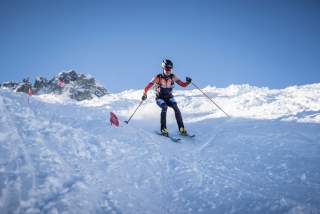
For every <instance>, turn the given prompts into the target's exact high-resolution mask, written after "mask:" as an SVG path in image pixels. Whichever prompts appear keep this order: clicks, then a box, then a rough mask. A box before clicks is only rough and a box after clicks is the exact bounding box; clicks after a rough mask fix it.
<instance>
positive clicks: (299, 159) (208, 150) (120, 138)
mask: <svg viewBox="0 0 320 214" xmlns="http://www.w3.org/2000/svg"><path fill="white" fill-rule="evenodd" d="M203 90H204V91H205V92H206V93H207V94H208V95H209V96H210V97H212V98H213V99H214V101H215V102H216V103H218V104H219V105H220V106H221V107H222V108H223V109H224V110H225V111H226V112H227V113H228V114H229V115H231V116H232V118H231V119H228V118H226V117H225V116H224V114H223V113H222V112H221V111H220V110H218V109H217V108H216V107H215V106H214V105H212V103H211V102H209V101H208V99H207V98H205V97H204V96H203V95H202V94H201V92H199V91H198V90H196V89H192V90H186V91H176V93H175V95H176V96H175V97H176V100H177V101H178V103H179V107H180V110H181V112H182V115H183V117H184V122H185V125H186V127H187V130H188V131H189V132H190V133H194V134H196V137H195V138H194V139H188V138H183V139H182V143H181V144H176V143H173V142H171V141H170V140H168V139H167V138H164V137H161V136H158V135H156V134H155V130H158V129H159V122H160V119H159V116H160V109H159V108H158V107H157V105H156V104H155V102H154V95H153V94H152V93H149V97H148V100H147V101H146V102H145V103H143V105H142V107H141V108H140V109H139V110H138V111H137V113H136V114H135V116H134V117H133V119H132V120H131V121H130V123H129V124H128V125H127V124H125V123H123V122H122V123H121V124H120V127H118V128H115V127H112V126H110V124H109V112H111V111H113V112H115V113H116V114H117V116H118V117H119V119H120V120H121V121H124V120H126V119H128V117H129V116H130V115H131V114H132V113H133V111H134V109H135V108H136V107H137V105H138V104H139V102H140V99H141V95H142V90H129V91H124V92H122V93H118V94H108V95H105V96H103V97H100V98H98V97H93V99H90V100H83V101H81V102H79V101H76V100H74V99H70V97H68V96H61V95H59V94H55V93H50V94H47V93H43V94H40V95H37V96H32V97H30V100H29V102H28V98H27V95H26V94H24V93H15V92H13V91H11V90H7V89H0V115H1V116H0V210H1V213H139V214H140V213H292V214H295V213H320V84H311V85H303V86H292V87H288V88H285V89H268V88H258V87H253V86H249V85H231V86H229V87H227V88H215V87H210V86H208V87H206V88H204V89H203ZM167 117H168V128H169V131H170V132H171V133H172V134H173V135H177V127H176V124H175V120H174V114H173V111H172V110H168V115H167Z"/></svg>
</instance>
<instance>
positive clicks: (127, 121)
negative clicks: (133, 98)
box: [124, 100, 143, 124]
mask: <svg viewBox="0 0 320 214" xmlns="http://www.w3.org/2000/svg"><path fill="white" fill-rule="evenodd" d="M142 103H143V100H141V102H140V103H139V105H138V107H137V108H136V110H134V112H133V114H132V115H131V116H130V118H129V120H126V121H124V122H125V123H126V124H128V123H129V121H130V120H131V118H132V117H133V115H134V114H135V113H136V111H137V110H138V108H139V107H140V106H141V104H142Z"/></svg>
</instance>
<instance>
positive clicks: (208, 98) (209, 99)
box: [191, 82, 231, 118]
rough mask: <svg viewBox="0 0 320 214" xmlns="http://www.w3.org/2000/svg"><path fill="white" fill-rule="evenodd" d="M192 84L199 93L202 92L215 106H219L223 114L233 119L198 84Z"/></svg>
mask: <svg viewBox="0 0 320 214" xmlns="http://www.w3.org/2000/svg"><path fill="white" fill-rule="evenodd" d="M191 84H192V85H193V86H194V87H196V88H197V89H198V90H199V91H201V93H202V94H203V95H204V96H205V97H207V98H208V99H209V100H210V101H211V102H212V103H213V104H214V105H215V106H217V107H218V108H219V109H220V110H221V111H222V112H223V113H225V114H226V115H227V117H229V118H231V117H230V116H229V115H228V114H227V113H226V112H225V111H223V109H222V108H221V107H220V106H219V105H218V104H217V103H215V102H214V101H213V100H212V99H211V98H210V97H209V96H208V95H207V94H206V93H204V92H203V91H202V90H201V89H200V88H199V87H198V86H197V85H196V84H194V83H193V82H191Z"/></svg>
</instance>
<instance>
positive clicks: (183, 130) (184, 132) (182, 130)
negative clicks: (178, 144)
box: [179, 127, 188, 136]
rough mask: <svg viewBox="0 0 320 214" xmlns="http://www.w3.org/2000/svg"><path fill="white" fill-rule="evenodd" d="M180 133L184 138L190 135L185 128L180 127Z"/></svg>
mask: <svg viewBox="0 0 320 214" xmlns="http://www.w3.org/2000/svg"><path fill="white" fill-rule="evenodd" d="M179 132H180V135H182V136H187V135H188V133H187V130H186V129H185V128H184V127H180V129H179Z"/></svg>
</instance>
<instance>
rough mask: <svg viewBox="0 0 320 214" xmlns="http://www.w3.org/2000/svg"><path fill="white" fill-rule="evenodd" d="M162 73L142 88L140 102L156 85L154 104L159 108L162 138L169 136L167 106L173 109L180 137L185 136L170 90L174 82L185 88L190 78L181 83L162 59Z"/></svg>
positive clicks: (166, 60)
mask: <svg viewBox="0 0 320 214" xmlns="http://www.w3.org/2000/svg"><path fill="white" fill-rule="evenodd" d="M161 66H162V69H163V71H162V73H160V74H158V75H156V76H155V77H154V78H152V80H151V81H150V82H149V83H148V84H147V85H146V87H145V88H144V93H143V96H142V100H146V99H147V92H148V90H149V89H150V88H151V87H152V86H153V85H154V84H156V102H157V105H158V106H159V107H160V108H161V119H160V123H161V128H160V129H161V134H162V135H164V136H169V132H168V129H167V126H166V117H167V109H168V106H169V107H171V108H173V110H174V112H175V117H176V120H177V124H178V127H179V132H180V134H181V135H187V131H186V129H185V127H184V125H183V120H182V116H181V112H180V110H179V108H178V105H177V102H176V100H175V99H174V97H173V94H172V89H173V88H174V82H176V83H177V84H178V85H180V86H182V87H187V86H188V85H189V84H190V83H191V81H192V79H191V78H190V77H186V82H183V81H181V80H180V79H179V78H178V77H177V76H176V75H174V74H173V73H172V72H171V70H172V68H173V63H172V61H171V60H169V59H164V60H163V61H162V64H161Z"/></svg>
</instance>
